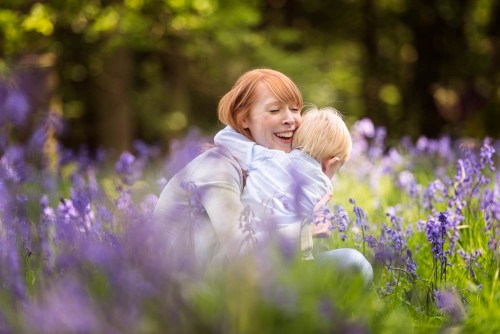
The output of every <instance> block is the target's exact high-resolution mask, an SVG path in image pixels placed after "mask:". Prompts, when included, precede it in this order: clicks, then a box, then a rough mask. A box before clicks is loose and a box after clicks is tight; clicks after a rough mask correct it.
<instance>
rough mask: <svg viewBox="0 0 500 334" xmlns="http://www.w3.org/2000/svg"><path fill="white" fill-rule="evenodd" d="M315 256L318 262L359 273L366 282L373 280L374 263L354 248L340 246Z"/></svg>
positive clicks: (340, 269)
mask: <svg viewBox="0 0 500 334" xmlns="http://www.w3.org/2000/svg"><path fill="white" fill-rule="evenodd" d="M314 258H315V260H316V261H317V262H318V263H321V264H332V265H333V266H334V267H335V269H336V270H339V271H342V272H344V271H345V272H354V273H359V274H360V276H361V277H362V278H363V280H364V281H365V283H366V284H369V283H371V281H372V280H373V268H372V265H371V264H370V262H368V260H367V259H366V258H365V257H364V255H363V254H361V253H360V252H359V251H357V250H355V249H353V248H338V249H333V250H329V251H326V252H321V253H318V254H316V255H315V256H314Z"/></svg>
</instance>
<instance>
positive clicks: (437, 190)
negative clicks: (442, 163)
mask: <svg viewBox="0 0 500 334" xmlns="http://www.w3.org/2000/svg"><path fill="white" fill-rule="evenodd" d="M445 194H446V187H445V185H444V184H443V182H441V180H439V179H437V180H434V181H432V182H431V183H429V185H428V186H427V189H426V190H425V193H424V196H423V200H422V201H423V207H424V209H427V210H432V209H433V208H434V204H433V203H441V202H443V200H444V198H443V196H444V195H445Z"/></svg>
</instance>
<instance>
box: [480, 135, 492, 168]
mask: <svg viewBox="0 0 500 334" xmlns="http://www.w3.org/2000/svg"><path fill="white" fill-rule="evenodd" d="M494 154H495V148H494V147H493V146H491V138H486V139H484V142H483V146H482V147H481V151H480V154H479V155H480V163H479V168H480V169H484V168H485V167H486V166H488V167H489V168H490V170H492V171H494V170H495V166H494V161H493V155H494Z"/></svg>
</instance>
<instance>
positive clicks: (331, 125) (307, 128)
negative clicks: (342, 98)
mask: <svg viewBox="0 0 500 334" xmlns="http://www.w3.org/2000/svg"><path fill="white" fill-rule="evenodd" d="M292 148H296V149H299V150H301V151H303V152H305V153H307V154H309V155H310V156H311V157H313V158H314V159H316V160H317V161H319V162H321V163H322V162H323V161H325V160H327V159H331V158H333V157H337V158H339V162H340V163H341V164H344V163H345V162H346V161H347V160H349V158H350V156H351V150H352V140H351V135H350V133H349V130H348V129H347V126H346V124H345V122H344V120H343V119H342V115H341V114H340V113H339V112H338V111H337V110H336V109H334V108H330V107H326V108H321V109H318V108H316V107H312V108H310V109H309V110H307V111H306V112H305V113H304V115H303V118H302V124H301V125H300V126H299V128H298V129H297V130H296V131H295V134H294V135H293V142H292Z"/></svg>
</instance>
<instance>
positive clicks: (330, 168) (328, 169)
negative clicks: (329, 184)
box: [321, 157, 340, 179]
mask: <svg viewBox="0 0 500 334" xmlns="http://www.w3.org/2000/svg"><path fill="white" fill-rule="evenodd" d="M339 161H340V158H339V157H333V158H330V159H326V160H324V161H323V162H322V163H321V168H322V169H323V173H325V174H326V176H328V177H329V178H330V179H331V178H332V177H333V175H335V172H336V171H337V168H336V167H335V165H336V164H337V163H338V162H339Z"/></svg>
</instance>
